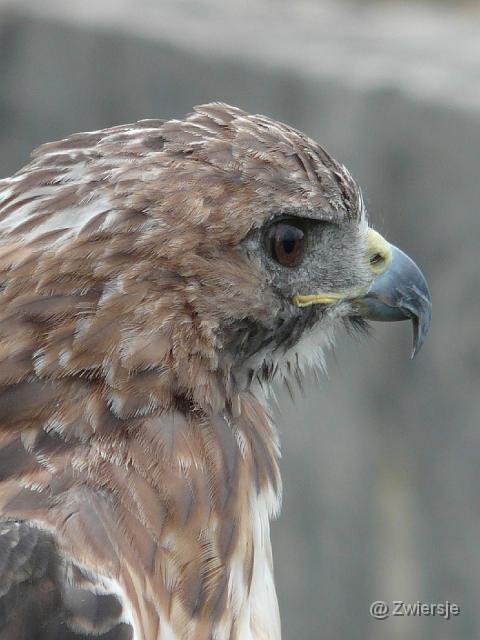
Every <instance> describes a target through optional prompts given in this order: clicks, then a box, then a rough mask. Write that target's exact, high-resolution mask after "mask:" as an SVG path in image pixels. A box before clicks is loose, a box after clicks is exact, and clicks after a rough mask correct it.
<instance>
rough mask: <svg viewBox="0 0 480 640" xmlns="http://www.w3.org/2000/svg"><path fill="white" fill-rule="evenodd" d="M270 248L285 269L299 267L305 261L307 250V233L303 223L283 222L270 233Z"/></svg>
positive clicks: (275, 258) (272, 228) (276, 225)
mask: <svg viewBox="0 0 480 640" xmlns="http://www.w3.org/2000/svg"><path fill="white" fill-rule="evenodd" d="M267 241H268V247H269V250H270V253H271V256H272V258H273V259H274V260H276V261H277V262H278V263H279V264H281V265H282V266H283V267H297V266H298V265H299V264H300V263H301V262H302V260H303V256H304V255H305V248H306V232H305V228H304V227H303V226H302V225H301V223H299V222H296V221H291V220H288V221H287V220H283V221H281V222H277V223H276V224H274V225H272V226H271V227H270V229H269V231H268V238H267Z"/></svg>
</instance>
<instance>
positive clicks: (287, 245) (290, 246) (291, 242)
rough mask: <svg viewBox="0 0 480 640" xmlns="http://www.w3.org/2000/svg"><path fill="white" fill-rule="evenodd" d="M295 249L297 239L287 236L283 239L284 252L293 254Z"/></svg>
mask: <svg viewBox="0 0 480 640" xmlns="http://www.w3.org/2000/svg"><path fill="white" fill-rule="evenodd" d="M294 249H295V238H294V237H293V236H287V237H286V238H284V239H283V250H284V251H285V253H292V251H294Z"/></svg>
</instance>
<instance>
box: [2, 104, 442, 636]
mask: <svg viewBox="0 0 480 640" xmlns="http://www.w3.org/2000/svg"><path fill="white" fill-rule="evenodd" d="M369 318H370V319H374V320H375V319H376V320H400V319H405V318H407V319H411V320H412V321H413V324H414V331H415V336H414V349H418V348H419V346H420V345H421V343H422V341H423V339H424V336H425V333H426V331H427V329H428V324H429V320H430V297H429V294H428V289H427V285H426V282H425V279H424V277H423V276H422V274H421V272H420V270H419V269H418V267H417V266H416V265H415V264H414V263H413V262H412V261H411V260H410V258H408V257H407V256H406V255H405V254H404V253H402V252H401V251H400V250H399V249H397V248H396V247H394V246H393V245H391V244H389V243H388V242H387V241H386V240H385V239H384V238H383V237H382V236H381V235H380V234H378V233H377V232H375V231H374V230H373V229H371V228H370V227H369V226H368V223H367V217H366V212H365V207H364V204H363V201H362V196H361V192H360V190H359V188H358V186H357V185H356V183H355V182H354V180H353V179H352V177H351V176H350V174H349V173H348V171H347V170H346V169H345V167H343V166H342V165H341V164H340V163H338V162H336V161H335V160H334V159H333V158H332V157H331V156H330V155H329V154H328V153H327V152H326V151H325V150H324V149H323V148H322V147H321V146H320V145H318V144H317V143H315V142H314V141H313V140H311V139H309V138H308V137H306V136H305V135H303V134H302V133H300V132H299V131H297V130H295V129H293V128H291V127H289V126H286V125H284V124H281V123H279V122H275V121H273V120H271V119H269V118H267V117H264V116H259V115H249V114H248V113H246V112H244V111H242V110H240V109H238V108H235V107H231V106H228V105H226V104H221V103H212V104H207V105H203V106H199V107H197V108H196V109H195V111H194V113H192V114H190V115H188V116H187V117H186V118H185V119H183V120H169V121H161V120H142V121H139V122H136V123H134V124H129V125H125V126H118V127H114V128H109V129H104V130H101V131H95V132H91V133H79V134H75V135H72V136H70V137H69V138H66V139H64V140H61V141H60V142H53V143H49V144H45V145H43V146H42V147H40V148H39V149H38V150H36V151H35V152H34V153H33V158H32V160H31V162H30V163H29V164H28V165H26V166H25V167H24V168H23V169H21V170H20V171H18V172H17V173H16V174H15V175H13V176H12V177H10V178H6V179H4V180H1V181H0V638H1V640H60V639H62V640H87V639H94V638H95V640H99V639H101V640H127V639H132V640H278V639H279V638H280V623H279V613H278V606H277V599H276V595H275V586H274V579H273V569H272V555H271V546H270V536H269V527H270V524H269V523H270V519H271V518H272V517H273V516H275V515H276V514H277V513H278V511H279V506H280V497H281V482H280V475H279V467H278V460H279V443H278V439H277V434H276V431H275V428H274V425H273V424H272V418H271V415H270V410H269V408H268V398H269V394H268V389H269V386H270V384H271V383H272V382H273V381H274V380H275V379H279V380H282V379H284V380H287V381H288V380H290V379H292V380H293V381H295V379H296V378H298V377H299V376H300V375H301V374H302V372H303V370H304V369H305V367H308V366H310V365H313V366H316V365H318V364H319V363H321V362H322V354H323V350H324V348H325V347H326V346H328V345H329V344H330V343H331V342H332V339H333V332H334V330H335V328H336V327H338V326H342V325H353V326H358V325H361V324H362V323H365V322H366V320H368V319H369Z"/></svg>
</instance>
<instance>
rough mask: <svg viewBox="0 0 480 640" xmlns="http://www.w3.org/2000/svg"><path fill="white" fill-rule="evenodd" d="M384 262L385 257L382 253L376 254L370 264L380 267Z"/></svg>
mask: <svg viewBox="0 0 480 640" xmlns="http://www.w3.org/2000/svg"><path fill="white" fill-rule="evenodd" d="M384 262H385V256H383V255H382V254H381V253H375V254H373V256H372V257H371V258H370V264H371V265H372V266H374V267H379V266H380V265H381V264H383V263H384Z"/></svg>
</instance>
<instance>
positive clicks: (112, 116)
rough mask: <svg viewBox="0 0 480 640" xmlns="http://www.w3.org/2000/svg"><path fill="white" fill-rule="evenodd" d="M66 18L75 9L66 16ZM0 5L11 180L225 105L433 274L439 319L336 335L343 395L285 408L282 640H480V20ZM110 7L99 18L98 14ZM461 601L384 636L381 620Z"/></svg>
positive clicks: (336, 381)
mask: <svg viewBox="0 0 480 640" xmlns="http://www.w3.org/2000/svg"><path fill="white" fill-rule="evenodd" d="M72 4H73V3H72ZM76 4H77V5H78V6H70V5H69V4H68V3H65V2H59V1H58V2H55V0H45V2H43V3H37V5H34V4H33V3H29V2H21V1H20V0H17V1H16V2H7V1H6V0H0V174H2V175H7V174H9V173H11V172H13V171H15V170H16V169H17V168H19V167H20V166H21V165H22V164H23V163H24V162H25V161H26V160H27V157H28V152H29V151H30V149H31V148H32V147H34V146H35V145H37V144H39V143H41V142H44V141H47V140H50V139H53V138H58V137H61V136H64V135H66V134H68V133H70V132H72V131H79V130H88V129H97V128H99V127H102V126H108V125H112V124H116V123H120V122H125V121H132V120H135V119H138V118H144V117H150V116H161V117H169V116H174V115H176V116H178V115H182V114H184V113H185V112H187V111H189V110H190V109H191V107H192V105H194V104H198V103H201V102H204V101H209V100H215V99H221V100H225V101H227V102H231V103H233V104H238V105H239V106H241V107H243V108H246V109H248V110H251V111H254V112H262V113H266V114H268V115H271V116H273V117H277V118H280V119H282V120H284V121H287V122H289V123H290V124H292V125H294V126H296V127H298V128H300V129H303V130H305V131H306V132H307V133H308V134H310V135H311V136H313V137H314V138H316V139H318V140H319V141H320V142H322V143H323V144H325V145H326V146H327V147H328V148H329V150H330V151H331V152H332V153H333V154H334V155H335V156H336V157H338V158H339V159H340V160H342V161H343V162H344V163H345V164H347V165H348V166H349V167H350V169H351V170H352V172H353V174H354V175H355V176H356V177H357V179H358V180H359V181H360V183H361V184H362V185H363V187H364V192H365V194H366V199H367V202H368V204H369V209H370V216H371V219H372V221H373V223H374V224H375V226H377V228H379V229H380V230H381V231H382V232H384V233H385V234H386V236H387V237H388V238H389V239H390V240H391V241H393V242H395V243H396V244H399V245H400V246H402V247H403V248H404V249H405V250H406V251H408V252H409V253H410V254H411V255H412V256H414V257H415V258H416V259H417V261H418V262H419V263H420V264H421V265H422V266H423V267H424V270H425V272H426V274H427V276H428V279H429V282H430V284H431V290H432V296H433V301H434V316H433V323H432V328H431V334H430V336H429V339H428V341H427V343H426V346H425V347H424V349H423V351H422V352H421V354H420V355H419V357H418V359H416V360H415V361H414V362H413V363H412V362H410V361H409V359H408V354H409V349H410V335H409V328H408V327H407V326H399V325H395V326H393V325H392V326H374V327H373V335H372V337H371V338H367V339H362V340H361V341H360V343H359V342H358V341H357V340H355V339H352V338H349V337H347V336H340V337H339V341H338V348H337V352H336V358H335V359H334V358H331V362H330V369H329V370H330V375H329V378H328V379H324V380H323V381H322V383H321V385H320V386H319V385H316V384H314V383H313V382H310V381H309V382H307V384H306V387H307V392H306V395H305V397H302V396H301V395H299V397H298V398H297V400H296V402H295V404H293V405H292V403H291V402H290V401H289V399H288V396H287V394H285V393H283V392H280V393H279V396H280V407H279V409H278V421H279V425H280V431H281V436H282V441H283V451H284V460H283V475H284V482H285V498H284V509H283V514H282V516H281V518H280V520H279V521H278V522H277V523H276V524H275V525H274V529H273V538H274V554H275V559H276V578H277V583H278V591H279V596H280V606H281V611H282V619H283V629H284V637H285V638H287V639H288V638H295V639H296V640H309V639H311V638H322V639H327V640H328V639H330V638H331V639H336V638H360V639H365V638H371V639H372V640H376V639H377V638H378V639H380V638H381V639H382V640H396V639H397V638H405V637H409V638H422V640H430V639H432V640H433V639H435V640H437V639H439V638H440V639H443V638H445V639H446V638H448V639H449V640H457V639H458V640H460V639H462V640H463V639H465V640H466V639H469V640H470V639H473V638H476V637H479V636H480V618H479V615H478V603H479V597H480V498H479V494H480V491H479V489H480V465H479V459H480V419H479V418H480V389H479V374H480V350H479V346H478V344H479V333H480V331H479V318H480V300H479V285H480V275H479V274H480V251H479V249H480V247H479V241H480V215H479V212H480V175H479V167H480V158H479V153H480V74H479V72H478V68H479V62H480V37H479V36H480V22H479V21H478V17H476V16H475V15H474V14H472V15H463V16H457V15H456V14H453V13H430V11H429V10H426V9H422V10H419V9H415V10H413V9H406V8H380V7H377V6H374V7H368V8H362V7H358V6H357V7H356V8H355V9H348V8H345V7H343V6H338V5H334V4H332V5H328V4H326V3H323V2H318V3H308V2H302V3H282V2H276V3H269V2H266V1H265V2H263V1H262V2H255V3H253V2H247V3H243V4H242V5H241V6H240V5H237V4H236V3H230V4H229V3H223V4H222V3H220V2H217V1H215V0H197V2H195V3H194V2H186V1H182V2H174V1H173V0H168V1H164V2H162V3H158V2H156V3H153V2H148V1H147V0H143V2H137V3H136V4H135V5H134V3H133V2H129V1H128V0H123V1H120V0H119V1H118V2H116V3H115V2H103V3H98V2H97V3H96V4H95V3H94V2H92V1H91V0H86V1H85V2H83V3H81V6H80V3H76ZM96 5H98V6H96ZM375 599H383V600H387V601H388V600H391V599H404V600H406V601H410V602H414V601H416V600H422V601H424V602H437V601H444V600H450V601H454V602H457V603H458V604H459V605H460V607H461V609H462V613H461V615H460V616H459V617H458V618H456V619H454V620H450V621H444V620H440V619H432V618H423V619H418V618H416V619H408V620H407V619H402V618H396V619H393V620H387V621H384V622H376V621H373V620H372V619H371V618H370V616H369V604H370V602H371V601H372V600H375Z"/></svg>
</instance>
